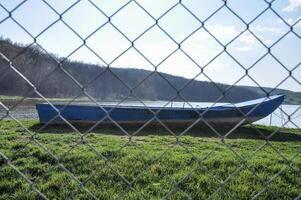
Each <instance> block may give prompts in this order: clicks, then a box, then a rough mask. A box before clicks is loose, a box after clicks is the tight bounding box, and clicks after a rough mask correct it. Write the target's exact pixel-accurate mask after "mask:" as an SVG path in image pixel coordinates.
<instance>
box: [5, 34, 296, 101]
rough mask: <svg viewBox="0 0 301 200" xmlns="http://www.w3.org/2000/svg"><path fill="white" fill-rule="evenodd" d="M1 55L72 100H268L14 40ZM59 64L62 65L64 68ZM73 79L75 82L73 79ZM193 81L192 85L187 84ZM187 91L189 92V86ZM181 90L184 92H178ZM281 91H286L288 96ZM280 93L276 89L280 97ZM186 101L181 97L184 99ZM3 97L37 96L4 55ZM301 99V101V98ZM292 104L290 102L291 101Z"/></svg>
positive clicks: (40, 85)
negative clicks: (65, 55)
mask: <svg viewBox="0 0 301 200" xmlns="http://www.w3.org/2000/svg"><path fill="white" fill-rule="evenodd" d="M0 52H2V53H3V54H4V55H5V56H6V57H7V58H8V59H10V60H11V61H12V64H13V66H14V67H15V68H16V69H17V70H18V71H20V72H21V73H22V74H23V75H24V76H25V77H26V78H27V79H28V80H29V81H30V82H31V83H33V84H34V85H35V86H36V89H37V90H38V91H39V92H40V93H41V94H43V95H44V96H45V97H52V98H69V97H74V96H79V97H82V96H85V94H84V93H83V90H82V87H85V90H84V92H86V93H87V94H89V95H91V96H92V97H94V98H97V99H100V100H120V99H123V98H125V97H127V96H128V95H129V94H130V95H129V98H128V99H135V97H138V98H140V99H148V100H171V99H173V100H177V101H183V100H187V101H198V102H211V101H216V100H218V101H219V102H222V101H227V99H229V100H231V101H232V102H239V101H244V100H250V99H254V98H258V97H262V96H265V95H264V93H263V92H262V91H261V90H260V89H259V88H256V87H248V86H234V87H232V88H231V89H230V90H228V91H227V92H226V93H225V96H226V98H224V97H223V93H224V92H225V91H226V90H227V89H228V88H229V85H225V84H220V83H216V84H213V83H210V82H206V81H196V80H194V81H190V80H189V79H185V78H183V77H177V76H172V75H169V74H164V73H158V72H151V71H147V70H142V69H133V68H114V67H113V68H112V67H109V68H108V67H104V66H99V65H95V64H88V63H82V62H75V61H70V60H68V59H64V58H60V57H58V56H55V55H52V54H51V55H49V54H46V53H44V52H43V51H42V50H41V49H40V48H38V47H36V46H32V47H30V48H25V47H24V46H23V45H22V44H17V43H13V42H11V41H10V40H4V39H1V40H0ZM59 62H61V63H60V64H59ZM72 77H73V78H72ZM187 83H188V84H187ZM186 84H187V86H186V87H184V88H183V86H184V85H186ZM177 90H180V92H179V93H178V92H177ZM283 91H284V93H286V94H288V95H289V98H288V99H289V100H291V102H293V101H295V100H296V99H298V98H300V96H301V94H300V93H294V92H291V91H287V90H283ZM283 91H281V92H283ZM277 92H280V91H278V90H277V91H274V92H273V93H277ZM178 94H179V95H180V96H181V97H183V98H181V97H179V95H178ZM0 95H14V96H16V95H17V96H27V97H37V94H36V93H35V92H34V91H33V88H32V87H31V86H30V85H29V84H28V83H26V82H25V81H24V80H23V79H22V78H21V77H20V76H19V75H18V74H17V73H16V72H15V71H14V70H12V68H11V67H10V66H9V63H8V62H7V61H6V60H5V59H3V58H1V57H0ZM300 99H301V98H300ZM291 102H290V101H289V103H291Z"/></svg>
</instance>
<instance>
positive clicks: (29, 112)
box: [0, 101, 301, 128]
mask: <svg viewBox="0 0 301 200" xmlns="http://www.w3.org/2000/svg"><path fill="white" fill-rule="evenodd" d="M81 104H88V103H83V102H81ZM89 104H90V103H89ZM100 104H102V105H116V102H101V103H100ZM144 104H145V105H147V106H150V107H151V106H165V107H181V108H183V107H186V108H190V107H194V108H199V107H211V106H216V105H222V104H224V103H215V104H213V103H203V102H190V103H183V102H172V103H170V102H164V101H145V102H144ZM120 105H130V106H143V104H142V103H141V102H137V101H130V102H123V103H121V104H120ZM10 115H11V116H13V117H15V118H16V119H38V115H37V112H36V109H35V105H30V104H26V105H22V104H20V105H19V106H17V107H16V108H14V109H12V110H11V111H10ZM288 116H290V117H291V121H288ZM3 117H4V119H10V118H9V117H6V112H5V110H4V109H3V108H2V107H0V119H1V118H3ZM256 124H263V125H273V126H279V127H281V126H283V127H288V128H301V106H300V105H282V106H281V107H279V108H278V109H277V110H276V111H274V112H273V113H272V114H271V115H270V116H268V117H266V118H264V119H262V120H260V121H258V122H256Z"/></svg>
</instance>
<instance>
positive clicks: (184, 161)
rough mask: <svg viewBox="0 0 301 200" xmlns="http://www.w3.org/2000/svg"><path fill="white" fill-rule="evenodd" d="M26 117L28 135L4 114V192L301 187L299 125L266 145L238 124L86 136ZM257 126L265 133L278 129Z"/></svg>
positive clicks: (181, 192)
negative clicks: (217, 130) (228, 130)
mask: <svg viewBox="0 0 301 200" xmlns="http://www.w3.org/2000/svg"><path fill="white" fill-rule="evenodd" d="M22 123H23V124H24V126H25V127H27V128H28V129H29V130H30V131H31V132H32V133H33V134H34V133H38V134H36V135H35V137H30V135H29V134H28V133H27V132H26V131H24V130H23V129H22V128H21V127H20V126H19V125H18V124H17V123H16V122H13V121H4V120H3V121H0V199H41V196H39V195H38V193H37V192H35V190H36V191H38V192H41V193H42V194H43V195H45V196H46V197H47V198H49V199H69V198H70V199H91V198H93V197H96V198H99V199H161V198H163V197H165V198H166V199H190V198H191V199H206V198H209V197H211V198H212V199H251V198H252V197H254V195H258V196H257V199H277V197H278V198H279V199H294V198H297V197H298V196H299V197H300V195H301V155H300V154H298V153H300V151H301V131H300V130H296V129H282V130H281V131H280V132H278V133H276V134H275V135H274V136H273V137H271V138H270V141H269V142H268V144H267V145H264V144H266V141H265V140H264V139H262V136H261V135H260V134H259V132H258V131H256V130H255V129H254V128H252V127H243V128H239V129H238V130H236V131H235V132H233V133H232V134H231V135H230V136H229V139H225V140H224V141H221V140H220V139H219V138H218V137H216V136H215V134H212V133H210V132H209V131H208V130H207V131H206V130H203V131H200V130H191V131H190V132H189V133H187V134H185V135H184V136H182V137H180V138H179V140H178V141H177V140H176V137H174V136H172V135H170V134H166V133H165V132H164V131H162V130H159V131H158V130H157V129H155V128H153V129H148V130H142V132H141V133H139V134H138V135H137V136H134V137H132V140H131V141H130V140H129V139H128V137H126V136H124V135H121V134H120V131H118V129H116V128H115V129H114V128H104V127H102V128H98V129H96V130H94V131H93V132H92V133H91V134H89V135H87V136H85V137H81V136H80V135H79V134H77V133H75V132H74V131H72V130H71V129H69V128H67V127H64V126H51V127H47V128H46V129H44V130H43V131H42V132H37V129H38V128H39V125H38V124H37V122H36V121H22ZM80 128H81V129H85V128H86V127H80ZM256 128H258V129H259V130H260V131H261V132H262V133H263V134H265V135H268V134H270V133H272V132H273V131H274V130H276V128H275V127H264V126H256ZM82 139H83V140H82ZM41 145H42V146H44V147H45V148H47V150H45V149H44V148H43V147H41ZM258 149H259V150H258ZM256 150H257V151H256ZM50 153H51V154H52V156H51V155H50ZM279 153H280V154H279ZM4 155H5V156H4ZM5 157H7V158H9V161H7V160H6V158H5ZM54 157H56V158H57V159H56V158H54ZM288 164H289V167H288ZM12 166H13V167H14V168H15V169H14V168H13V167H12ZM17 171H18V172H17ZM21 175H22V176H24V177H22V176H21ZM29 182H32V184H29ZM79 182H81V183H82V184H79ZM265 188H266V189H265Z"/></svg>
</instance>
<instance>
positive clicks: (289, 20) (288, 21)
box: [287, 17, 301, 27]
mask: <svg viewBox="0 0 301 200" xmlns="http://www.w3.org/2000/svg"><path fill="white" fill-rule="evenodd" d="M300 18H301V17H299V18H297V19H296V20H294V19H293V18H288V19H287V23H289V24H290V25H293V24H295V23H296V22H297V21H298V20H300ZM294 27H301V20H300V21H299V22H298V23H297V24H295V26H294Z"/></svg>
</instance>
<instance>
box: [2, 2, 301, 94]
mask: <svg viewBox="0 0 301 200" xmlns="http://www.w3.org/2000/svg"><path fill="white" fill-rule="evenodd" d="M270 1H271V0H270ZM270 1H268V0H266V1H264V0H252V1H242V0H228V1H227V7H228V8H227V7H225V6H223V5H224V1H222V0H182V1H181V4H179V3H178V2H179V1H176V0H164V1H163V0H136V2H134V1H130V2H129V1H126V0H102V1H100V0H90V1H88V0H82V1H75V0H68V1H62V0H44V1H42V0H27V1H25V2H24V3H23V4H22V5H20V6H19V7H18V8H16V9H15V7H16V6H17V5H19V4H20V3H21V2H22V1H21V0H0V35H1V36H2V37H4V38H9V39H11V40H12V41H14V42H20V43H23V44H31V43H32V42H33V41H34V40H33V37H35V38H36V43H37V44H39V45H41V46H42V47H43V48H44V49H45V50H46V51H47V52H49V53H53V54H56V55H58V56H60V57H68V58H69V59H70V60H76V61H83V62H86V63H94V64H99V65H104V66H107V65H109V66H111V67H122V68H141V69H146V70H151V71H153V70H154V69H155V67H156V68H157V71H159V72H164V73H169V74H172V75H177V76H182V77H185V78H190V79H191V78H195V79H196V80H204V81H214V82H219V83H226V84H234V83H235V84H236V85H251V86H257V84H259V85H261V86H266V87H278V88H283V89H289V90H293V91H301V85H300V84H301V64H300V63H301V0H275V1H272V2H271V8H272V9H273V10H272V9H267V8H268V6H269V4H268V2H270ZM47 4H48V5H47ZM138 4H139V5H138ZM72 5H73V6H72ZM49 6H51V7H52V8H53V9H51V8H50V7H49ZM71 6H72V7H71ZM222 6H223V7H222ZM70 7H71V8H70ZM141 7H143V8H144V9H145V10H143V9H142V8H141ZM221 7H222V8H221ZM68 8H70V9H69V10H68ZM120 8H122V9H120ZM230 9H231V10H232V11H233V12H234V13H235V14H233V12H231V11H230ZM266 9H267V10H266ZM168 10H169V12H167V11H168ZM188 10H189V11H190V12H188ZM217 10H218V11H217ZM264 10H266V11H265V12H264V13H262V12H263V11H264ZM11 11H12V12H11ZM145 11H147V12H148V13H149V15H151V16H149V15H148V14H147V13H146V12H145ZM216 11H217V12H216ZM273 11H275V12H276V13H278V15H279V16H280V17H281V18H282V19H281V18H279V16H277V15H276V14H275V13H274V12H273ZM9 12H11V13H12V15H11V16H12V18H13V19H14V20H12V18H9V17H8V16H9ZM166 12H167V13H166ZM164 13H166V14H165V15H164V16H162V15H163V14H164ZM213 13H215V14H213ZM261 13H262V14H261ZM212 14H213V15H212ZM259 14H261V15H260V16H259V17H256V16H258V15H259ZM60 15H61V16H62V18H61V20H59V17H60ZM112 15H113V16H112ZM110 16H111V17H110ZM210 16H211V17H210ZM238 16H239V17H238ZM108 17H110V23H109V20H108ZM62 20H63V22H64V23H65V24H64V23H63V22H62ZM156 20H157V24H158V25H159V26H160V27H159V26H158V25H156V24H155V23H156ZM242 20H243V21H244V22H245V23H247V24H249V30H250V31H251V32H252V33H253V34H254V35H255V36H256V37H254V35H253V34H252V33H251V32H250V31H248V30H247V31H245V29H246V24H245V23H244V22H243V21H242ZM283 20H284V21H283ZM201 22H204V23H203V27H202V23H201ZM18 24H20V25H22V26H23V28H24V29H25V30H26V31H25V30H23V29H22V28H20V26H19V25H18ZM66 24H67V25H68V26H69V27H68V26H67V25H66ZM290 26H292V27H293V30H294V32H295V34H294V33H292V32H289V30H290ZM116 28H117V29H119V31H118V30H117V29H116ZM45 29H46V30H45ZM162 29H163V30H164V32H163V31H162ZM242 31H245V32H243V33H242ZM74 32H76V33H74ZM120 32H122V33H120ZM287 32H289V34H287V35H286V36H285V37H283V38H282V39H281V40H280V41H279V42H277V41H278V40H279V39H280V38H281V37H282V36H283V35H285V34H286V33H287ZM241 33H242V34H241ZM141 34H142V35H141ZM234 38H236V39H235V40H234V41H233V42H231V43H230V44H228V43H229V42H230V41H232V40H233V39H234ZM84 40H85V41H86V42H85V44H86V46H85V45H83V41H84ZM217 40H218V41H217ZM259 40H260V41H259ZM275 42H277V43H276V44H275ZM132 44H133V45H134V47H132V46H131V45H132ZM178 44H181V45H180V48H181V49H178V48H179V45H178ZM226 44H227V53H226V52H224V47H223V45H226ZM267 47H270V52H271V54H267V51H268V50H267ZM75 50H76V51H75ZM173 52H174V53H173ZM4 54H5V52H4ZM170 54H171V56H169V55H170ZM265 54H267V55H266V56H264V55H265ZM263 56H264V57H263ZM262 57H263V58H262ZM260 58H262V59H260ZM259 59H260V60H259ZM258 60H259V61H258ZM299 64H300V67H298V65H299ZM283 66H285V67H286V68H287V69H288V70H292V76H293V77H294V79H293V78H292V77H290V78H288V79H287V80H286V81H284V82H283V80H284V79H286V78H287V76H288V75H289V72H288V71H287V70H285V69H284V68H283ZM242 67H244V68H245V69H249V68H250V69H249V70H248V74H249V75H250V76H251V77H252V79H250V78H249V77H244V78H242V77H243V76H244V75H245V73H246V71H245V69H243V68H242ZM201 68H202V69H203V73H201ZM204 74H205V75H204ZM282 82H283V83H282ZM280 83H281V84H280Z"/></svg>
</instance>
